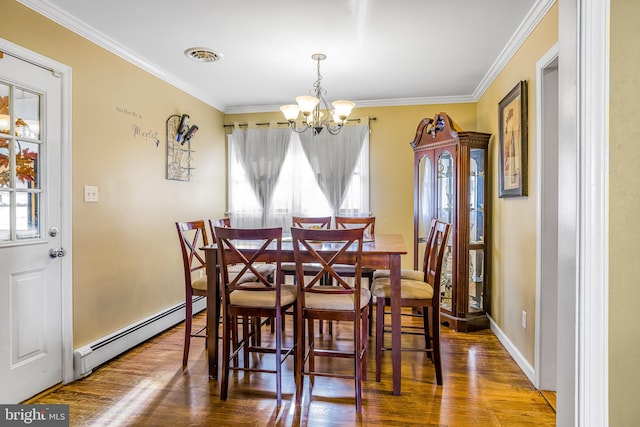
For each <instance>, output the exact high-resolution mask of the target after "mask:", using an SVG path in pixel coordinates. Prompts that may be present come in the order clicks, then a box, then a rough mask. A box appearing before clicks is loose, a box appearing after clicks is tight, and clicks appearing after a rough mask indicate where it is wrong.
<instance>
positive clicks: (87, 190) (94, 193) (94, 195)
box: [84, 185, 98, 203]
mask: <svg viewBox="0 0 640 427" xmlns="http://www.w3.org/2000/svg"><path fill="white" fill-rule="evenodd" d="M84 201H85V203H97V202H98V187H96V186H95V185H85V186H84Z"/></svg>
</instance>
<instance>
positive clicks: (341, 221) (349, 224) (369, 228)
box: [336, 216, 376, 238]
mask: <svg viewBox="0 0 640 427" xmlns="http://www.w3.org/2000/svg"><path fill="white" fill-rule="evenodd" d="M357 227H363V228H364V237H365V238H373V237H374V236H375V228H376V217H375V216H336V228H337V229H344V228H357Z"/></svg>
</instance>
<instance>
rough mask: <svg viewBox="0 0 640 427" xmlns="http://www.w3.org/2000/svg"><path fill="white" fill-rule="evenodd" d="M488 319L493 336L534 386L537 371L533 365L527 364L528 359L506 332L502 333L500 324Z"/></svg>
mask: <svg viewBox="0 0 640 427" xmlns="http://www.w3.org/2000/svg"><path fill="white" fill-rule="evenodd" d="M487 317H488V318H489V325H490V327H491V332H493V334H494V335H495V336H496V337H497V338H498V341H500V343H501V344H502V345H503V346H504V348H505V349H506V350H507V351H508V352H509V354H510V355H511V357H512V358H513V360H515V362H516V363H517V364H518V366H519V367H520V369H522V372H524V374H525V375H526V376H527V378H529V381H531V384H534V380H535V371H534V369H533V366H531V364H530V363H529V362H527V359H526V357H524V356H523V355H522V353H520V350H518V347H516V346H515V345H514V344H513V343H512V342H511V340H510V339H509V337H507V335H506V334H505V333H504V332H502V329H500V327H499V326H498V324H497V323H496V322H495V321H494V320H493V319H492V318H491V316H489V315H487Z"/></svg>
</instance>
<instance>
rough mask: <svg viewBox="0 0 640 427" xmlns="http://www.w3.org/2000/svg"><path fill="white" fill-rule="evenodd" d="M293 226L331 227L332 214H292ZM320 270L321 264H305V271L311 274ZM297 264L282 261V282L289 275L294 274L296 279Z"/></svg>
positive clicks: (325, 228) (323, 228) (324, 228)
mask: <svg viewBox="0 0 640 427" xmlns="http://www.w3.org/2000/svg"><path fill="white" fill-rule="evenodd" d="M291 226H292V227H298V228H313V229H321V230H327V229H329V228H331V216H313V217H312V216H292V217H291ZM318 270H319V266H318V265H315V264H310V263H308V264H307V265H306V266H305V271H307V272H308V273H309V274H315V273H317V272H318ZM295 275H296V265H295V263H293V262H283V263H282V276H283V278H282V283H284V282H285V278H286V277H287V276H292V277H293V278H294V281H295Z"/></svg>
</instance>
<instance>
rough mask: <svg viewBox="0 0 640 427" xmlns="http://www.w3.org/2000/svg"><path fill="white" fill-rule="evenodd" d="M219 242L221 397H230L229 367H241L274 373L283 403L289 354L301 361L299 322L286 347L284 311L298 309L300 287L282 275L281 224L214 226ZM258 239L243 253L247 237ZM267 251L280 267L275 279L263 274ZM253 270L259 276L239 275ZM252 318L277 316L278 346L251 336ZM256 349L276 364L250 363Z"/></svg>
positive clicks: (252, 331)
mask: <svg viewBox="0 0 640 427" xmlns="http://www.w3.org/2000/svg"><path fill="white" fill-rule="evenodd" d="M214 231H215V235H216V244H217V246H218V258H219V260H220V267H221V276H222V286H223V288H222V304H223V308H224V310H223V322H222V323H223V332H222V370H221V375H222V378H221V382H220V399H221V400H226V399H227V394H228V388H229V371H230V370H240V371H245V372H267V373H275V374H276V400H277V405H278V406H280V405H281V403H282V364H283V363H284V361H285V360H286V358H287V357H288V356H293V357H294V369H295V367H296V366H297V365H296V363H297V359H296V357H295V355H296V352H297V350H296V338H297V333H296V327H297V326H296V324H295V322H294V342H293V345H292V346H291V347H290V348H288V349H285V348H283V347H282V341H283V340H282V329H283V328H282V326H281V323H282V322H283V321H284V312H285V311H286V310H288V309H290V308H291V309H292V310H294V311H295V310H296V305H295V302H296V296H297V292H296V287H295V286H293V285H283V284H282V282H281V280H280V278H281V277H282V275H281V274H280V263H281V253H282V228H261V229H239V228H228V227H215V228H214ZM247 242H251V243H252V244H255V242H259V243H258V245H259V247H257V248H256V249H255V250H252V251H251V253H243V252H242V249H241V247H242V245H243V243H247ZM267 251H270V252H273V253H274V256H273V258H272V259H273V263H274V265H275V267H276V274H274V275H273V279H275V281H273V280H270V279H269V277H267V275H265V274H263V272H262V271H261V270H260V268H259V265H261V264H260V259H261V258H263V257H264V256H265V253H266V252H267ZM234 265H240V266H241V270H240V272H239V274H238V275H236V276H235V278H234V276H233V275H232V274H231V273H230V268H231V266H234ZM247 272H249V273H251V274H253V275H254V276H255V280H254V281H251V282H242V281H240V280H238V278H239V277H241V276H242V275H243V274H245V273H247ZM238 317H240V318H241V319H242V337H241V339H239V340H238V342H237V345H234V351H233V353H232V352H231V344H232V342H233V343H235V342H236V341H235V339H234V338H235V336H236V332H237V326H238V322H237V318H238ZM249 318H273V319H275V334H276V338H275V343H274V346H266V345H262V344H260V343H256V342H255V341H253V340H252V339H251V337H252V335H253V334H255V330H256V328H259V324H258V325H256V324H255V323H254V324H253V328H250V322H249ZM241 351H242V354H243V365H242V366H239V364H237V363H236V364H234V365H233V366H232V364H231V362H232V361H233V360H236V358H237V356H238V355H239V354H240V352H241ZM253 353H271V354H275V367H274V369H265V368H259V367H252V366H250V365H249V362H250V360H249V359H250V355H251V354H253Z"/></svg>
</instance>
